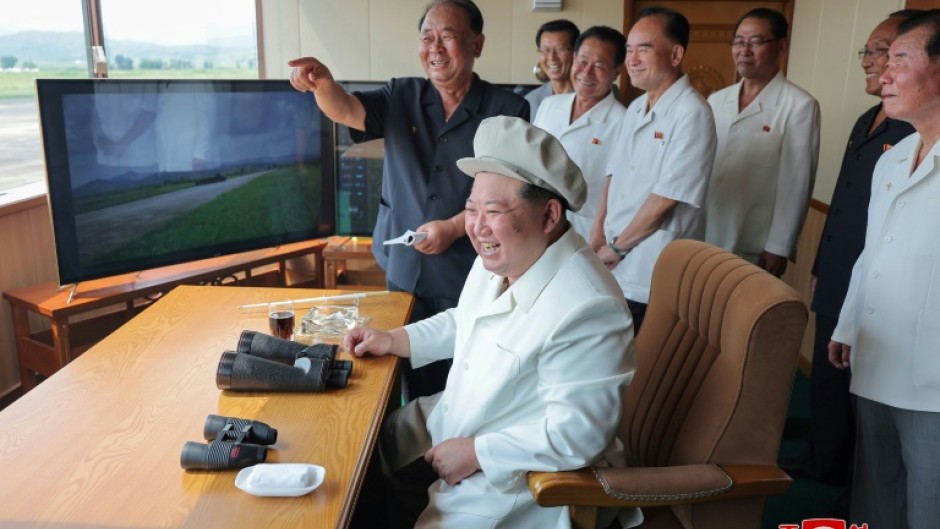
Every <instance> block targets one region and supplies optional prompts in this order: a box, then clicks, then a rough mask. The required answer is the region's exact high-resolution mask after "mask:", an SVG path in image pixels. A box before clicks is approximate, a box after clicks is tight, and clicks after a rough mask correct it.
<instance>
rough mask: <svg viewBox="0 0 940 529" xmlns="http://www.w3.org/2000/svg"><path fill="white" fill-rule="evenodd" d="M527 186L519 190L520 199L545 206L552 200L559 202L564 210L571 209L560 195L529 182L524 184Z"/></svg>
mask: <svg viewBox="0 0 940 529" xmlns="http://www.w3.org/2000/svg"><path fill="white" fill-rule="evenodd" d="M523 183H524V184H525V185H523V186H522V188H520V189H519V198H521V199H522V200H525V201H526V202H529V203H530V204H545V203H546V202H548V201H549V200H551V199H553V198H554V199H555V200H558V201H559V202H561V207H562V209H565V210H567V209H569V208H568V202H567V201H566V200H565V199H564V198H562V197H561V195H559V194H558V193H554V192H552V191H549V190H548V189H545V188H544V187H539V186H537V185H535V184H532V183H529V182H523Z"/></svg>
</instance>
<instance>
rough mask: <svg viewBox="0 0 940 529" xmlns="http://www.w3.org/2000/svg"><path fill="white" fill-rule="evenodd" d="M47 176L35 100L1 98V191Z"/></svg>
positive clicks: (43, 179)
mask: <svg viewBox="0 0 940 529" xmlns="http://www.w3.org/2000/svg"><path fill="white" fill-rule="evenodd" d="M45 179H46V170H45V163H44V162H43V157H42V135H41V134H40V132H39V114H38V113H37V112H36V100H35V99H34V98H32V97H26V98H21V99H2V100H0V191H3V190H5V189H10V188H12V187H18V186H21V185H24V184H31V183H33V182H42V181H45Z"/></svg>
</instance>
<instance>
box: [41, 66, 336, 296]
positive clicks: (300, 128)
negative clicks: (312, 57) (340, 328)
mask: <svg viewBox="0 0 940 529" xmlns="http://www.w3.org/2000/svg"><path fill="white" fill-rule="evenodd" d="M36 86H37V96H38V102H39V110H40V122H41V125H42V133H43V146H44V150H45V161H46V173H47V179H48V189H49V205H50V209H51V213H52V220H53V229H54V236H55V237H54V238H55V246H56V260H57V264H58V273H59V281H60V283H61V284H68V283H76V282H79V281H84V280H89V279H95V278H99V277H105V276H110V275H117V274H121V273H127V272H133V271H139V270H145V269H150V268H155V267H159V266H166V265H170V264H175V263H180V262H185V261H191V260H196V259H202V258H207V257H213V256H217V255H225V254H231V253H238V252H243V251H249V250H255V249H259V248H266V247H273V246H277V245H279V244H286V243H290V242H296V241H301V240H307V239H312V238H317V237H323V236H328V235H332V234H334V233H335V229H336V226H335V195H336V193H335V182H334V176H333V163H334V162H333V145H332V144H333V141H332V123H331V122H330V121H329V120H327V119H326V118H325V117H324V116H322V114H321V113H320V111H319V109H318V108H317V106H316V101H315V99H314V98H313V97H311V96H310V94H303V93H300V92H297V91H296V90H294V89H293V87H291V86H290V83H289V82H288V81H286V80H276V81H275V80H267V81H260V80H225V81H219V80H211V81H205V80H103V79H69V80H65V79H38V80H37V81H36Z"/></svg>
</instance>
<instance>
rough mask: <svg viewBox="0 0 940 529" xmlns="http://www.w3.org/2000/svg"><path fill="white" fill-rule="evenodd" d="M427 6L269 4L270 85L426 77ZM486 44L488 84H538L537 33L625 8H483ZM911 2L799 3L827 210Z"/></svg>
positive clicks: (512, 2)
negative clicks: (324, 68) (312, 71)
mask: <svg viewBox="0 0 940 529" xmlns="http://www.w3.org/2000/svg"><path fill="white" fill-rule="evenodd" d="M425 4H426V0H344V1H342V2H338V1H336V0H265V1H264V2H262V4H261V6H262V22H263V32H264V64H265V72H264V75H265V76H266V77H268V78H286V77H287V76H288V75H289V73H290V68H288V67H287V61H288V60H289V59H292V58H295V57H300V56H308V55H310V56H315V57H318V58H320V59H321V60H323V61H324V62H325V63H326V64H327V65H328V66H329V67H330V68H331V70H332V71H333V74H334V76H336V78H338V79H345V80H386V79H388V78H390V77H394V76H405V75H415V76H422V75H423V72H422V70H421V66H420V65H419V64H418V59H417V42H418V39H417V36H418V18H419V16H420V14H421V12H422V10H423V8H424V6H425ZM477 4H478V5H479V6H480V9H481V10H482V11H483V16H484V19H485V24H484V30H483V32H484V34H485V35H486V43H485V45H484V49H483V56H482V57H481V58H480V59H479V61H478V62H477V65H476V71H477V72H478V73H479V74H480V76H481V77H483V78H484V79H486V80H488V81H492V82H499V83H535V82H536V81H535V78H534V77H533V75H532V67H533V66H534V65H535V63H536V62H537V59H538V58H537V55H536V53H535V43H534V41H533V39H534V36H535V32H536V30H537V29H538V27H539V25H541V24H542V23H543V22H546V21H548V20H552V19H555V18H568V19H570V20H572V21H574V22H575V23H576V24H578V25H579V26H580V27H582V28H586V27H588V26H592V25H595V24H605V25H608V26H612V27H615V28H620V26H621V25H622V23H623V22H622V21H623V1H622V0H565V1H564V6H565V9H564V10H563V11H555V12H538V13H535V12H533V11H532V9H531V6H532V2H531V0H478V2H477ZM903 7H904V1H903V0H797V1H796V5H795V9H794V15H793V19H794V20H793V28H794V38H793V39H792V45H791V51H790V63H789V65H788V75H789V77H790V79H791V80H792V81H794V82H795V83H797V84H798V85H800V86H802V87H803V88H805V89H806V90H807V91H809V92H810V93H811V94H813V95H814V96H815V97H816V98H817V99H818V100H819V103H820V106H821V109H822V134H821V142H822V143H821V153H820V161H819V170H818V172H817V178H816V188H815V191H814V193H813V196H814V198H816V199H818V200H821V201H822V202H825V203H828V202H829V200H830V198H831V196H832V190H833V188H834V187H835V181H836V177H837V176H838V173H839V166H840V164H841V160H842V154H843V152H844V150H845V142H846V139H847V138H848V135H849V132H850V131H851V128H852V125H853V124H854V123H855V120H856V119H857V118H858V116H859V115H861V114H862V112H864V111H865V110H866V109H868V108H869V107H871V106H872V105H874V104H875V103H876V102H877V100H876V99H875V98H873V97H871V96H868V95H866V94H865V92H864V89H863V88H864V79H863V78H862V70H861V67H860V66H859V60H858V56H857V55H856V52H857V50H858V49H859V48H860V47H862V45H864V43H865V41H866V40H868V35H869V33H870V32H871V30H872V29H873V28H874V27H875V25H877V24H878V22H880V21H881V20H883V19H884V17H885V16H887V15H888V14H889V13H891V12H893V11H896V10H898V9H901V8H903Z"/></svg>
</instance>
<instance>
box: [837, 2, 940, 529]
mask: <svg viewBox="0 0 940 529" xmlns="http://www.w3.org/2000/svg"><path fill="white" fill-rule="evenodd" d="M881 84H882V90H881V97H882V101H883V104H884V109H885V112H886V113H887V114H888V116H889V117H891V118H894V119H899V120H903V121H907V122H909V123H910V124H911V125H913V126H914V130H915V131H916V132H915V133H914V134H912V135H910V136H908V137H907V138H905V139H903V140H901V141H900V142H899V143H897V144H896V145H895V146H894V147H893V148H892V149H891V150H889V151H887V152H885V153H884V154H883V155H882V156H881V158H880V159H879V160H878V163H877V165H876V166H875V172H874V174H873V176H872V184H871V200H870V202H869V206H868V229H867V231H866V234H865V248H864V249H863V250H862V253H861V255H860V256H859V258H858V260H857V261H856V262H855V267H854V268H853V269H852V279H851V280H850V282H849V290H848V294H847V295H846V298H845V303H843V305H842V312H841V313H840V314H839V323H838V325H836V329H835V331H834V332H833V334H832V340H833V341H832V342H830V343H829V361H830V362H832V364H833V365H835V366H836V367H838V368H842V369H844V368H847V367H849V366H850V365H851V368H852V382H851V386H850V390H851V391H852V393H854V394H855V395H856V396H857V399H856V400H857V407H856V411H857V417H856V420H857V432H858V433H857V445H856V459H855V474H854V477H853V480H854V481H853V488H852V506H851V519H852V520H853V521H857V522H865V523H868V524H869V525H870V526H871V527H892V528H899V529H904V528H920V527H940V502H938V501H937V491H938V490H940V237H938V236H937V233H940V214H938V213H937V206H938V204H940V142H938V139H940V10H937V9H933V10H930V11H927V12H926V13H924V14H921V15H916V16H914V17H912V18H911V19H909V20H907V21H905V22H903V23H902V24H901V25H900V27H899V29H898V37H897V38H896V39H895V40H894V42H893V43H892V44H891V47H890V49H889V51H888V63H887V66H886V68H885V71H884V73H883V74H882V75H881Z"/></svg>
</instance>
